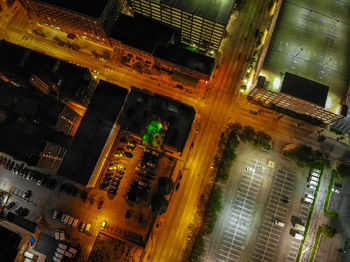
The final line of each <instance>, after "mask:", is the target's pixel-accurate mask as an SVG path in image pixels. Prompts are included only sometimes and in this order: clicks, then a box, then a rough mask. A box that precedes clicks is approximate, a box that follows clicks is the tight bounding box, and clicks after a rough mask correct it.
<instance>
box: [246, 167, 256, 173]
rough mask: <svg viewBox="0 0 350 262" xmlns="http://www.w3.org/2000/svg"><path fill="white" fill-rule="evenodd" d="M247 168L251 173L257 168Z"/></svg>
mask: <svg viewBox="0 0 350 262" xmlns="http://www.w3.org/2000/svg"><path fill="white" fill-rule="evenodd" d="M245 170H247V171H248V172H251V173H255V169H254V168H251V167H246V168H245Z"/></svg>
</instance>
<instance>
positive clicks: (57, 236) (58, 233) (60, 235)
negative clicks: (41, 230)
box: [55, 230, 66, 257]
mask: <svg viewBox="0 0 350 262" xmlns="http://www.w3.org/2000/svg"><path fill="white" fill-rule="evenodd" d="M55 239H56V240H66V236H65V234H64V231H63V230H56V231H55ZM62 257H63V256H62Z"/></svg>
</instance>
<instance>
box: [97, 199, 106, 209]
mask: <svg viewBox="0 0 350 262" xmlns="http://www.w3.org/2000/svg"><path fill="white" fill-rule="evenodd" d="M104 202H105V200H104V199H103V198H102V199H100V200H99V201H98V203H97V209H101V208H102V206H103V203H104Z"/></svg>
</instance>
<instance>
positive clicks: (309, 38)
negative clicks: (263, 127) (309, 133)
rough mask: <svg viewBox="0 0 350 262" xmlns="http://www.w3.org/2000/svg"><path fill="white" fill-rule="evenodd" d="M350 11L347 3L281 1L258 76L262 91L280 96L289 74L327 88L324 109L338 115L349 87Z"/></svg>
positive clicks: (332, 1)
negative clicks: (284, 80) (286, 76)
mask: <svg viewBox="0 0 350 262" xmlns="http://www.w3.org/2000/svg"><path fill="white" fill-rule="evenodd" d="M349 9H350V2H349V1H337V0H320V1H318V2H317V5H315V4H313V3H311V2H310V1H307V0H289V1H288V2H286V1H284V2H283V4H282V7H281V10H280V13H279V17H278V20H277V24H276V27H275V30H274V32H273V36H272V39H271V43H270V45H269V49H268V52H267V55H266V58H265V61H264V65H263V68H262V71H261V72H260V75H263V76H265V77H266V82H267V85H266V86H265V88H267V89H268V90H271V91H274V92H279V91H280V89H281V84H282V79H283V76H284V74H285V72H289V73H292V74H294V75H297V76H300V77H302V78H305V79H308V80H311V81H314V82H317V83H319V84H321V85H320V86H328V87H329V92H328V96H327V98H326V103H325V109H326V110H328V111H330V112H333V113H336V114H340V112H341V102H342V100H343V103H344V102H346V101H344V100H345V99H344V98H345V97H346V94H347V90H348V86H349V74H350V60H349V57H350V48H349V46H350V16H349V14H348V10H349ZM318 93H319V92H316V93H315V96H318ZM321 93H322V92H321Z"/></svg>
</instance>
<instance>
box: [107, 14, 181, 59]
mask: <svg viewBox="0 0 350 262" xmlns="http://www.w3.org/2000/svg"><path fill="white" fill-rule="evenodd" d="M174 34H175V30H174V29H173V28H171V27H169V26H167V25H165V24H162V23H160V22H159V21H156V20H154V19H151V18H148V17H145V16H141V15H138V14H135V17H131V16H128V15H123V14H121V15H119V17H118V19H117V20H116V21H115V23H114V26H113V28H112V30H111V33H110V37H111V38H114V39H117V40H119V41H121V42H122V43H123V44H126V45H128V46H132V47H135V48H137V49H140V50H143V51H145V52H148V53H150V54H153V52H154V50H155V48H156V47H157V46H158V45H167V44H168V43H170V42H171V41H172V39H173V38H174Z"/></svg>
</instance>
